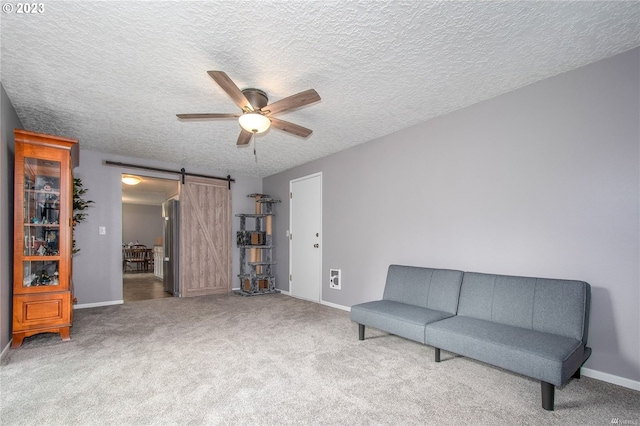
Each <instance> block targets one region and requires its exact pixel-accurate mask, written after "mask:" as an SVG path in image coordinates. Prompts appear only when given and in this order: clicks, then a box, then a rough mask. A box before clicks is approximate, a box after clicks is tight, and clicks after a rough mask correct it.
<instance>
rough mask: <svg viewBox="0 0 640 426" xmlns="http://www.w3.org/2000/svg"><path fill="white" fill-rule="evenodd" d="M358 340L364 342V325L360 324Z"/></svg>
mask: <svg viewBox="0 0 640 426" xmlns="http://www.w3.org/2000/svg"><path fill="white" fill-rule="evenodd" d="M358 339H359V340H364V324H358Z"/></svg>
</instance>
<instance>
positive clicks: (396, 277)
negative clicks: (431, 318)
mask: <svg viewBox="0 0 640 426" xmlns="http://www.w3.org/2000/svg"><path fill="white" fill-rule="evenodd" d="M462 275H463V272H462V271H454V270H450V269H432V268H420V267H417V266H403V265H390V266H389V270H388V271H387V283H386V285H385V287H384V295H383V296H382V298H383V299H384V300H392V301H394V302H401V303H406V304H409V305H414V306H421V307H423V308H429V309H433V310H436V311H442V312H447V313H450V314H454V315H455V313H456V310H457V308H458V297H459V296H460V285H461V283H462Z"/></svg>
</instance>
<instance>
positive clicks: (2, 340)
mask: <svg viewBox="0 0 640 426" xmlns="http://www.w3.org/2000/svg"><path fill="white" fill-rule="evenodd" d="M0 102H1V104H0V111H1V112H2V114H1V116H0V194H2V195H1V196H0V352H1V351H2V350H4V349H5V347H6V346H7V345H8V344H9V341H10V340H11V322H12V319H11V315H12V312H13V311H12V308H11V305H12V303H11V300H12V295H13V273H12V271H13V164H14V163H13V159H14V154H15V151H14V146H15V145H14V137H13V129H16V128H18V129H21V128H22V123H21V122H20V119H19V118H18V115H17V114H16V111H15V109H14V108H13V105H12V104H11V100H10V99H9V97H8V96H7V93H6V92H5V91H4V87H2V85H1V84H0Z"/></svg>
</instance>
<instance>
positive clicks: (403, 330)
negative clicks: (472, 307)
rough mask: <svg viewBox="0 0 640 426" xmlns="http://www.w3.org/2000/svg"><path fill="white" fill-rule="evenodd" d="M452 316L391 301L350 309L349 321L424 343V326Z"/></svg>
mask: <svg viewBox="0 0 640 426" xmlns="http://www.w3.org/2000/svg"><path fill="white" fill-rule="evenodd" d="M452 315H453V314H451V313H448V312H442V311H435V310H433V309H428V308H422V307H419V306H414V305H408V304H406V303H400V302H394V301H392V300H377V301H374V302H367V303H361V304H359V305H354V306H352V307H351V320H352V321H355V322H357V323H359V324H366V325H368V326H371V327H375V328H377V329H380V330H383V331H386V332H388V333H391V334H395V335H398V336H402V337H405V338H407V339H411V340H415V341H416V342H420V343H424V342H425V340H424V326H425V324H429V323H431V322H434V321H438V320H441V319H444V318H447V317H450V316H452Z"/></svg>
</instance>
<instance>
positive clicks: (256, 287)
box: [234, 194, 280, 296]
mask: <svg viewBox="0 0 640 426" xmlns="http://www.w3.org/2000/svg"><path fill="white" fill-rule="evenodd" d="M248 197H250V198H254V199H255V200H256V212H255V213H241V214H237V215H236V217H239V218H240V230H239V231H238V233H237V235H236V243H237V245H238V249H240V274H238V278H240V289H239V290H236V291H234V293H236V294H240V295H242V296H256V295H260V294H274V293H280V290H278V289H276V279H275V276H274V275H273V265H275V262H273V257H272V249H273V204H275V203H279V202H280V200H274V199H273V198H271V197H270V196H269V195H267V194H249V195H248ZM247 218H248V219H252V220H254V221H255V222H254V224H255V226H254V227H253V229H247ZM247 251H248V252H249V258H248V259H247Z"/></svg>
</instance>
